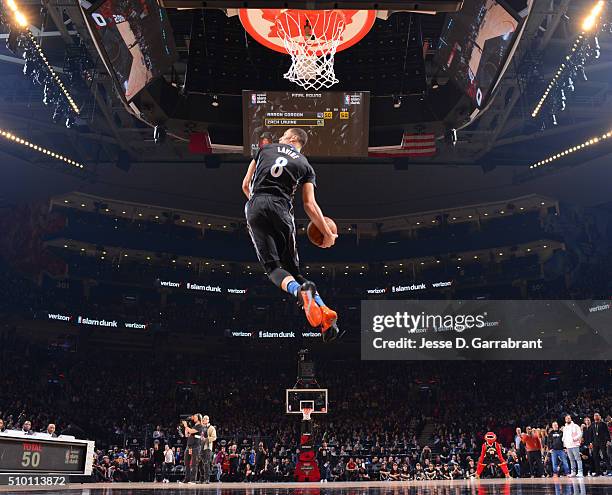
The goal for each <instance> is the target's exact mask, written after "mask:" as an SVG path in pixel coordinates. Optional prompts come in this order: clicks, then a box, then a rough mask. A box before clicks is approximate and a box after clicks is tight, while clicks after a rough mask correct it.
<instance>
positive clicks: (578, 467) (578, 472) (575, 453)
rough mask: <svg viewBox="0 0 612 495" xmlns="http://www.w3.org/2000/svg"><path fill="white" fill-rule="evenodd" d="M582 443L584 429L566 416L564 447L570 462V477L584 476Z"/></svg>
mask: <svg viewBox="0 0 612 495" xmlns="http://www.w3.org/2000/svg"><path fill="white" fill-rule="evenodd" d="M581 441H582V428H580V426H578V425H577V424H576V423H574V422H573V421H572V417H571V416H570V415H569V414H567V415H566V416H565V426H564V427H563V446H564V447H565V448H566V449H567V455H568V457H569V460H570V465H571V473H570V477H573V476H577V477H578V478H582V477H583V476H584V474H583V470H582V459H581V458H580V443H581Z"/></svg>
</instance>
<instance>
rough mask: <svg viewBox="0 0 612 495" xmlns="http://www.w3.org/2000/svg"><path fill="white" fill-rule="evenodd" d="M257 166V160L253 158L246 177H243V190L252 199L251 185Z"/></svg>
mask: <svg viewBox="0 0 612 495" xmlns="http://www.w3.org/2000/svg"><path fill="white" fill-rule="evenodd" d="M256 166H257V162H255V160H251V163H250V164H249V168H248V169H247V172H246V174H245V176H244V179H242V192H243V193H244V195H245V196H246V197H247V199H251V188H250V185H251V180H252V179H253V174H254V173H255V167H256Z"/></svg>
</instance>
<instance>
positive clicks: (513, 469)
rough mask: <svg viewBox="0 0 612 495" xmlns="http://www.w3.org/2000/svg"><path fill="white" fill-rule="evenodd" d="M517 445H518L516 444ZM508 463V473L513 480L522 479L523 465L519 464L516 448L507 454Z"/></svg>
mask: <svg viewBox="0 0 612 495" xmlns="http://www.w3.org/2000/svg"><path fill="white" fill-rule="evenodd" d="M515 445H516V444H515ZM506 456H507V457H506V462H507V463H508V471H509V472H510V476H512V477H513V478H520V477H521V463H520V462H519V459H518V455H517V454H516V448H514V447H513V448H511V449H509V450H508V452H507V454H506Z"/></svg>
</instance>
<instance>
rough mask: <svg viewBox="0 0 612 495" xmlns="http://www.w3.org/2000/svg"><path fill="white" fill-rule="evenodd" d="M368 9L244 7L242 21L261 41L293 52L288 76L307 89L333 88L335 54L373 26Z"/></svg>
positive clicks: (370, 12)
mask: <svg viewBox="0 0 612 495" xmlns="http://www.w3.org/2000/svg"><path fill="white" fill-rule="evenodd" d="M375 20H376V12H375V11H369V10H292V9H241V10H240V21H241V22H242V24H243V26H244V28H245V29H246V30H247V31H248V32H249V34H251V36H253V38H255V39H256V40H257V41H258V42H259V43H261V44H262V45H264V46H267V47H268V48H271V49H272V50H276V51H279V52H282V53H288V54H289V55H291V67H290V68H289V70H288V71H287V72H286V73H285V75H284V77H285V79H288V80H289V81H292V82H294V83H296V84H298V85H300V86H302V87H303V88H304V89H305V90H307V91H308V90H314V91H318V90H320V89H322V88H330V87H331V86H333V85H334V84H336V83H337V82H339V81H338V79H337V78H336V75H335V73H334V57H335V55H336V53H337V52H339V51H342V50H345V49H346V48H349V47H350V46H352V45H354V44H355V43H357V42H358V41H360V40H361V39H362V38H363V37H364V36H365V35H366V34H367V33H368V32H369V31H370V29H372V26H373V25H374V21H375Z"/></svg>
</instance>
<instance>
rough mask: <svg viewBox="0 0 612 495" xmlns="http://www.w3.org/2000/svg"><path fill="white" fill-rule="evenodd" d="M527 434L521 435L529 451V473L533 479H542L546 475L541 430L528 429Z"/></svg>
mask: <svg viewBox="0 0 612 495" xmlns="http://www.w3.org/2000/svg"><path fill="white" fill-rule="evenodd" d="M526 430H527V433H523V434H522V435H521V437H522V439H523V442H525V448H526V449H527V460H528V461H529V471H530V472H531V477H532V478H535V477H538V478H539V477H540V476H542V475H543V474H544V466H543V465H542V442H541V441H540V430H538V429H537V428H531V427H529V426H528V427H527V428H526Z"/></svg>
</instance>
